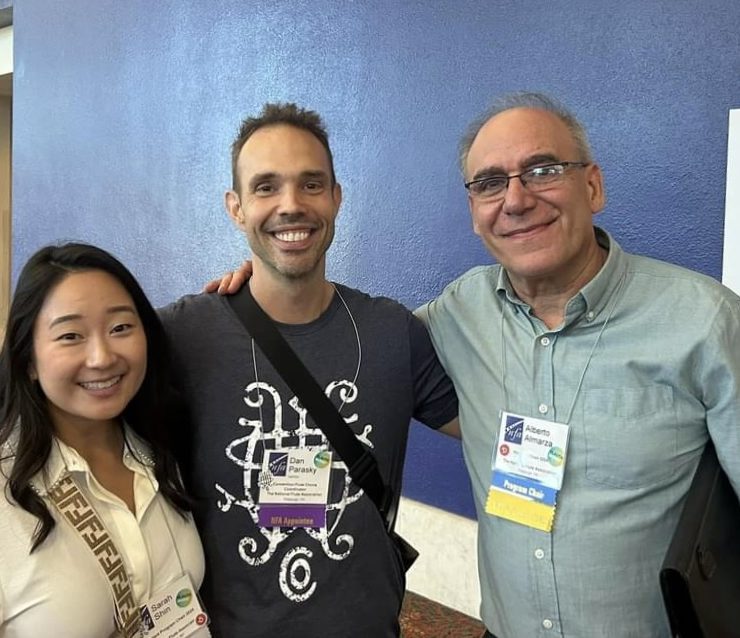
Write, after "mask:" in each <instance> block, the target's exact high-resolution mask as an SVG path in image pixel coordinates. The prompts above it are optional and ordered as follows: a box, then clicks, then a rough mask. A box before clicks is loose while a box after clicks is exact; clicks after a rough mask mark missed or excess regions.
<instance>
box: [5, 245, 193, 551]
mask: <svg viewBox="0 0 740 638" xmlns="http://www.w3.org/2000/svg"><path fill="white" fill-rule="evenodd" d="M86 271H103V272H106V273H108V274H109V275H111V276H112V277H113V278H114V279H116V280H117V281H118V282H119V283H120V284H121V285H122V286H123V287H124V288H125V289H126V291H127V292H128V294H129V295H130V296H131V299H132V300H133V302H134V305H135V307H136V311H137V313H138V315H139V317H140V319H141V323H142V326H143V329H144V334H145V335H146V340H147V370H146V375H145V377H144V380H143V382H142V384H141V387H140V388H139V390H138V392H137V393H136V395H135V396H134V397H133V398H132V399H131V401H130V402H129V404H128V405H127V406H126V408H125V410H124V412H123V415H122V416H123V419H124V420H125V421H126V423H127V424H128V425H129V427H131V428H132V429H133V430H134V431H135V432H136V433H137V434H138V435H139V436H141V437H142V438H143V439H144V440H146V441H147V442H148V443H149V444H150V445H151V452H152V458H153V459H154V474H155V476H156V478H157V481H158V482H159V489H160V491H161V492H162V495H163V496H164V497H165V498H166V499H167V500H168V501H169V502H170V503H172V504H173V505H174V506H175V507H176V508H177V509H179V510H180V511H181V512H183V511H187V510H189V509H190V508H191V501H190V499H189V498H188V497H187V495H186V494H185V491H184V487H183V484H182V481H181V479H180V477H179V473H178V471H177V466H176V462H175V456H174V453H173V450H174V449H175V447H174V444H173V440H174V438H175V433H176V432H178V431H180V429H179V428H181V427H182V426H183V425H186V424H185V423H182V421H183V420H185V419H186V413H185V412H184V410H183V409H182V408H181V407H180V406H181V405H182V402H181V401H179V400H178V399H177V397H176V395H175V391H174V388H173V385H172V380H171V379H172V378H171V373H170V355H169V351H168V347H167V341H166V335H165V332H164V328H163V327H162V324H161V322H160V321H159V317H158V316H157V313H156V311H155V310H154V308H152V305H151V304H150V303H149V300H148V299H147V297H146V295H145V294H144V291H143V290H142V289H141V286H140V285H139V283H138V282H137V281H136V279H135V278H134V276H133V275H132V274H131V273H130V272H129V270H128V269H127V268H126V267H125V266H124V265H123V264H122V263H121V262H120V261H118V259H116V258H115V257H113V256H112V255H111V254H109V253H107V252H106V251H104V250H102V249H100V248H97V247H95V246H91V245H89V244H82V243H67V244H63V245H54V246H45V247H44V248H41V249H40V250H39V251H37V252H36V253H34V255H32V256H31V258H30V259H29V260H28V262H27V263H26V265H25V266H24V267H23V270H22V271H21V273H20V276H19V278H18V283H17V285H16V289H15V293H14V295H13V301H12V303H11V305H10V311H9V313H8V322H7V329H6V332H5V339H4V342H3V346H2V351H0V448H2V446H3V445H5V444H6V443H7V442H8V441H9V439H11V435H13V439H14V440H13V445H12V446H11V447H12V448H14V449H10V450H9V453H8V454H7V455H2V456H0V462H3V463H4V462H6V461H9V460H10V461H12V467H11V469H10V472H9V474H7V475H6V478H7V485H6V487H5V497H6V498H8V500H10V496H12V498H13V499H14V500H15V502H16V503H18V505H20V506H21V507H22V508H23V509H25V510H26V511H28V512H29V513H31V514H33V515H34V516H35V517H36V518H38V520H39V524H38V526H37V528H36V530H35V532H34V535H33V544H32V548H31V551H33V550H35V549H36V548H37V547H38V546H39V545H40V544H41V543H43V542H44V540H45V539H46V538H47V536H48V535H49V533H50V532H51V530H52V529H53V528H54V525H55V523H54V519H53V518H52V516H51V514H50V513H49V510H48V508H47V506H46V505H45V504H44V502H43V501H42V500H41V498H40V497H39V496H38V495H37V494H36V493H35V492H34V491H33V489H32V487H31V483H30V481H31V479H32V478H33V476H34V475H36V474H37V473H38V472H40V471H41V470H43V468H44V466H45V465H46V463H47V461H48V459H49V454H50V452H51V446H52V444H53V428H52V421H51V417H50V415H49V410H48V404H47V400H46V396H45V395H44V393H43V391H42V389H41V386H40V385H39V384H38V383H37V382H35V381H33V380H32V379H31V376H30V370H31V367H32V364H33V335H34V325H35V324H36V319H37V317H38V315H39V312H40V311H41V307H42V306H43V304H44V301H45V300H46V298H47V297H48V295H49V294H50V293H51V291H52V290H53V289H54V288H55V287H56V286H57V285H58V284H59V283H60V282H61V281H62V280H63V279H64V278H65V277H66V276H68V275H69V274H71V273H76V272H86ZM16 431H17V439H16V438H15V434H14V432H16ZM2 473H3V474H4V475H5V472H4V471H3V472H2ZM1 497H2V496H0V498H1Z"/></svg>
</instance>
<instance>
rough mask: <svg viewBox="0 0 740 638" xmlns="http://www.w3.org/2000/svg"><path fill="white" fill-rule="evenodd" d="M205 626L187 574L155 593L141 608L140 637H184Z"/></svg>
mask: <svg viewBox="0 0 740 638" xmlns="http://www.w3.org/2000/svg"><path fill="white" fill-rule="evenodd" d="M207 624H208V616H207V615H206V613H205V612H204V611H203V607H202V606H201V604H200V599H199V598H198V594H197V590H196V589H195V587H193V581H192V580H190V576H189V575H188V574H183V575H182V576H180V578H178V579H177V580H175V581H173V582H171V583H170V584H169V585H167V586H166V587H163V588H162V589H160V590H159V591H157V592H156V593H155V594H154V595H153V596H152V597H151V598H150V599H149V600H148V601H147V602H146V604H145V605H142V606H141V635H142V637H143V638H186V637H187V636H191V635H192V634H194V633H195V632H196V631H198V630H200V629H202V628H203V627H204V626H205V625H207Z"/></svg>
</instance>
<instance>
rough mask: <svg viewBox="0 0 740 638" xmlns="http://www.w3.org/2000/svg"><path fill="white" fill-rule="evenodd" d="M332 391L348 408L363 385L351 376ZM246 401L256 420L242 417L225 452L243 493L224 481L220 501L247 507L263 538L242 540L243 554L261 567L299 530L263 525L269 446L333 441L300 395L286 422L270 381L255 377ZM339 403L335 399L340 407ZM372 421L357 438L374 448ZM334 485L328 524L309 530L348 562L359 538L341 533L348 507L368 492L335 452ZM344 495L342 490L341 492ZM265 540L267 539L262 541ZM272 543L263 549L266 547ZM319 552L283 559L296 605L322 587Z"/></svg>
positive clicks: (317, 445)
mask: <svg viewBox="0 0 740 638" xmlns="http://www.w3.org/2000/svg"><path fill="white" fill-rule="evenodd" d="M325 392H326V395H327V396H328V397H329V398H330V399H331V398H332V395H333V394H334V395H336V398H338V402H339V404H341V405H343V406H346V405H349V404H351V403H353V402H354V401H355V400H356V399H357V396H358V389H357V387H356V385H355V384H354V383H352V382H351V381H347V380H341V381H333V382H331V383H330V384H329V385H328V386H327V387H326V390H325ZM265 397H267V398H268V401H269V400H272V405H271V406H270V405H265ZM243 398H244V403H245V404H246V406H247V407H248V408H250V411H251V413H252V414H253V415H254V416H255V417H256V418H252V419H250V418H247V417H240V418H239V419H238V424H239V426H240V428H243V429H244V431H245V436H241V437H239V438H237V439H234V440H233V441H231V442H230V443H229V444H228V445H227V446H226V450H225V455H226V458H228V459H229V460H230V461H231V462H232V463H234V464H235V465H236V466H237V467H238V468H240V470H241V472H242V477H243V485H244V493H243V495H238V496H237V495H234V494H231V493H229V492H228V491H227V490H226V489H224V488H223V487H222V486H221V485H220V484H218V483H216V484H215V487H216V490H218V492H219V494H220V496H219V499H218V501H217V505H218V507H219V509H220V510H221V511H222V512H228V511H229V510H230V509H231V507H232V506H237V507H243V508H244V509H246V510H247V511H248V512H249V515H250V517H251V519H252V521H253V522H254V525H255V527H256V532H258V533H259V534H261V535H262V537H263V538H262V539H258V538H255V537H252V536H249V535H248V536H245V537H243V538H242V539H241V540H240V541H239V547H238V552H239V556H240V557H241V558H242V560H244V561H245V562H246V563H247V564H248V565H252V566H256V565H262V564H264V563H267V562H268V561H269V560H270V559H271V558H272V556H273V555H274V554H275V552H276V551H277V549H278V547H279V546H280V544H281V543H282V542H283V541H284V540H285V539H286V538H288V537H289V536H290V535H291V533H292V532H293V530H294V528H292V527H290V528H282V527H262V526H260V525H259V524H258V520H259V503H257V496H258V493H259V485H258V484H259V475H260V472H261V470H262V457H263V454H264V452H265V451H266V450H275V449H278V448H311V449H328V447H329V443H328V441H327V439H326V437H325V436H324V433H323V432H322V431H321V430H320V429H319V428H312V427H309V426H308V424H307V418H306V417H307V412H306V410H305V408H303V406H302V405H301V404H300V402H299V401H298V399H297V398H296V397H295V396H291V398H290V400H289V401H288V406H290V411H287V410H286V412H287V415H285V416H286V423H285V424H284V423H283V416H284V415H283V401H282V399H281V396H280V393H279V392H278V390H277V389H275V388H274V387H273V386H272V385H270V384H268V383H265V382H264V381H255V382H253V383H250V384H249V385H248V386H247V387H246V388H245V395H244V397H243ZM336 404H337V401H336V400H335V405H336ZM270 415H272V416H273V424H274V425H273V427H272V428H271V429H269V431H268V428H267V427H265V424H264V423H263V419H264V420H265V421H266V422H268V423H269V421H270V418H269V417H270ZM287 417H290V418H291V419H292V418H297V426H296V425H295V423H288V422H287V421H288V418H287ZM358 420H359V416H358V415H357V413H353V414H350V415H349V416H346V417H344V421H345V422H346V423H347V424H348V425H351V424H353V423H357V421H358ZM372 430H373V426H372V425H371V424H369V423H368V424H366V425H365V426H364V427H363V429H362V433H361V434H355V436H356V437H357V438H358V439H359V440H360V441H361V442H362V443H364V444H365V445H366V446H368V447H370V448H373V447H374V446H373V444H372V443H371V441H370V433H371V432H372ZM331 480H332V483H333V484H334V489H333V490H330V494H331V493H333V494H334V495H335V497H336V498H332V497H331V495H330V500H329V503H328V504H327V508H326V509H327V525H326V527H322V528H318V529H311V528H307V529H305V532H306V534H307V535H308V537H309V538H312V539H314V540H315V541H316V542H317V543H318V545H319V546H320V547H321V549H322V551H323V553H324V554H325V555H326V556H327V558H331V559H333V560H337V561H339V560H344V559H345V558H346V557H347V556H349V555H350V553H351V552H352V548H353V547H354V543H355V541H354V538H353V537H352V535H350V534H346V533H345V534H340V533H339V526H340V522H341V520H342V515H343V513H344V511H345V508H347V507H348V506H350V505H351V504H353V503H355V502H356V501H357V500H358V499H359V498H360V496H361V495H362V490H361V489H359V488H357V487H356V486H354V485H352V479H351V478H350V476H349V474H348V473H347V466H346V465H345V463H344V462H343V461H342V460H341V459H340V458H339V456H338V455H337V454H334V455H332V479H331ZM337 481H340V485H341V491H339V490H337V488H336V482H337ZM338 491H339V493H338V494H337V492H338ZM260 541H262V542H260ZM265 541H266V543H267V545H266V547H265V548H264V550H263V551H260V549H259V548H260V545H264V542H265ZM313 556H314V552H313V551H312V550H311V549H310V548H308V547H306V546H298V547H293V548H292V549H290V550H289V551H288V552H286V554H285V556H283V558H282V560H281V563H280V571H279V581H280V583H279V584H280V590H281V591H282V593H283V595H284V596H285V597H286V598H287V599H289V600H291V601H293V602H296V603H300V602H304V601H306V600H308V599H309V598H310V597H311V595H312V594H313V593H314V591H315V589H316V582H315V581H313V580H312V576H311V559H312V558H313Z"/></svg>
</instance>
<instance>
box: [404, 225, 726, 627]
mask: <svg viewBox="0 0 740 638" xmlns="http://www.w3.org/2000/svg"><path fill="white" fill-rule="evenodd" d="M596 232H597V238H598V240H599V243H600V244H601V245H602V246H604V247H605V248H607V249H608V251H609V256H608V258H607V260H606V263H605V264H604V266H603V267H602V269H601V271H600V272H599V274H598V275H597V276H596V277H595V278H594V279H593V280H592V281H591V282H589V283H588V284H587V285H586V286H585V287H584V288H583V289H582V290H581V291H580V292H579V293H578V294H577V295H575V296H574V297H573V298H572V299H571V300H570V301H569V302H568V304H567V307H566V311H565V320H564V322H563V324H562V325H561V326H559V327H558V328H556V329H554V330H550V329H549V328H548V327H547V326H546V325H545V324H544V323H543V322H541V321H540V320H539V319H537V318H536V317H534V316H533V315H532V314H531V312H530V308H529V306H528V305H527V304H525V303H524V302H522V301H521V300H520V299H519V298H518V297H517V295H516V293H515V292H514V290H513V289H512V287H511V284H510V282H509V280H508V277H507V275H506V272H505V271H504V270H503V269H502V268H501V266H499V265H494V266H486V267H480V268H475V269H473V270H471V271H469V272H468V273H466V274H465V275H463V276H462V277H460V278H459V279H457V280H456V281H454V282H453V283H452V284H450V285H449V286H448V287H447V288H446V289H445V290H444V292H443V293H442V294H441V295H440V297H439V298H438V299H436V300H434V301H432V302H430V303H429V304H427V305H426V306H424V307H422V308H420V309H419V310H418V311H417V314H418V315H419V317H421V319H422V320H423V321H424V322H425V323H426V324H427V326H428V327H429V329H430V332H431V334H432V339H433V342H434V345H435V348H436V349H437V352H438V353H439V356H440V359H441V360H442V363H443V365H444V366H445V368H446V369H447V372H448V374H449V375H450V377H451V378H452V380H453V381H454V383H455V387H456V389H457V394H458V397H459V400H460V422H461V427H462V433H463V449H464V453H465V461H466V464H467V467H468V471H469V473H470V477H471V481H472V486H473V493H474V498H475V502H476V508H477V513H478V519H479V539H478V551H479V572H480V579H481V594H482V606H481V617H482V619H483V621H484V622H485V624H486V626H487V627H488V629H489V631H491V632H493V633H494V634H496V635H497V636H499V638H535V637H537V636H542V637H549V636H553V637H554V636H564V637H566V638H601V637H606V638H621V637H628V636H629V637H634V638H651V637H661V638H662V637H664V636H666V637H667V636H669V630H668V623H667V619H666V615H665V611H664V608H663V604H662V600H661V595H660V587H659V581H658V572H659V569H660V565H661V563H662V561H663V558H664V556H665V552H666V550H667V548H668V544H669V542H670V538H671V536H672V534H673V531H674V529H675V526H676V523H677V520H678V517H679V514H680V512H681V507H682V505H683V502H684V498H685V495H686V492H687V490H688V487H689V485H690V483H691V479H692V477H693V474H694V471H695V469H696V466H697V464H698V461H699V457H700V455H701V452H702V449H703V447H704V444H705V443H706V442H707V440H708V438H709V437H711V438H712V439H713V441H714V442H715V445H716V448H717V453H718V456H719V459H720V462H721V463H722V465H723V467H724V468H725V470H726V472H727V474H728V475H729V477H730V480H731V482H732V484H733V486H734V488H735V491H736V492H737V493H738V494H740V298H738V297H737V295H735V294H733V293H732V292H731V291H730V290H728V289H727V288H725V287H723V286H722V285H721V284H719V283H718V282H716V281H714V280H713V279H710V278H709V277H706V276H704V275H700V274H698V273H695V272H691V271H689V270H685V269H683V268H679V267H677V266H673V265H670V264H666V263H663V262H659V261H656V260H653V259H648V258H644V257H638V256H635V255H629V254H627V253H625V252H624V251H623V250H622V249H621V248H620V247H619V245H618V244H617V243H616V242H615V241H614V240H613V239H612V238H611V237H610V236H609V235H608V234H607V233H605V232H604V231H601V230H598V229H597V231H596ZM504 410H505V411H509V412H513V413H516V414H522V415H527V416H533V417H538V418H544V419H548V420H553V421H559V422H563V423H567V424H568V425H569V426H570V428H571V430H570V442H569V447H568V456H567V464H566V468H565V477H564V480H563V487H562V490H561V492H560V494H559V496H558V503H557V511H556V514H555V523H554V528H553V531H552V533H546V532H541V531H537V530H534V529H531V528H529V527H525V526H524V525H520V524H517V523H513V522H510V521H508V520H504V519H500V518H497V517H494V516H491V515H489V514H487V513H486V512H485V503H486V498H487V495H488V490H489V486H490V481H491V464H492V457H493V450H494V444H495V441H496V439H497V436H498V429H499V422H500V418H501V412H502V411H504Z"/></svg>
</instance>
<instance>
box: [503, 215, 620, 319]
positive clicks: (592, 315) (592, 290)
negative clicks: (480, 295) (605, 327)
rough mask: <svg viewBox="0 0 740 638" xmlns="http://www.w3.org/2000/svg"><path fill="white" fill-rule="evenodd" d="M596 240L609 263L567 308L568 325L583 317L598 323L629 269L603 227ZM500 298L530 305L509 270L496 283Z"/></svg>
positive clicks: (597, 233) (599, 230)
mask: <svg viewBox="0 0 740 638" xmlns="http://www.w3.org/2000/svg"><path fill="white" fill-rule="evenodd" d="M594 232H595V234H596V241H597V242H598V244H599V246H601V247H602V248H604V249H605V250H606V251H607V257H606V261H605V262H604V265H603V266H602V267H601V270H599V272H598V273H596V276H595V277H594V278H593V279H592V280H591V281H589V282H588V283H587V284H586V285H585V286H584V287H583V288H581V290H580V291H579V292H578V293H577V294H576V295H574V296H573V297H572V298H571V299H570V301H569V302H568V304H567V306H566V311H565V325H567V324H570V323H572V322H573V321H575V320H576V319H577V318H579V317H580V316H582V315H586V317H587V318H588V320H589V321H593V320H595V319H596V318H597V317H598V316H599V315H600V314H601V313H602V312H603V311H604V309H605V308H606V305H607V303H608V302H609V300H610V299H611V297H612V294H613V293H614V291H615V290H616V288H617V286H618V285H619V282H620V281H621V280H622V277H623V276H624V273H625V271H626V269H627V257H626V254H625V252H624V251H623V250H622V247H621V246H620V245H619V244H618V243H617V242H616V241H615V240H614V238H613V237H612V236H611V235H610V234H609V233H608V232H606V231H605V230H603V229H602V228H599V227H597V226H595V227H594ZM496 292H497V293H498V295H499V297H501V298H502V299H505V300H506V301H508V302H509V303H511V304H515V305H517V306H526V305H527V304H525V303H524V302H523V301H522V300H521V299H520V298H519V297H518V296H517V294H516V292H515V291H514V288H513V286H512V285H511V281H510V280H509V275H508V274H507V272H506V269H505V268H503V267H501V268H499V272H498V278H497V281H496Z"/></svg>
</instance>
